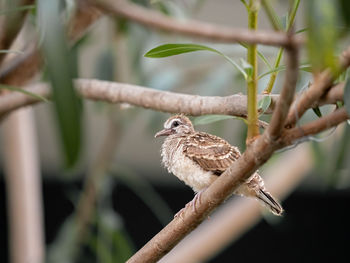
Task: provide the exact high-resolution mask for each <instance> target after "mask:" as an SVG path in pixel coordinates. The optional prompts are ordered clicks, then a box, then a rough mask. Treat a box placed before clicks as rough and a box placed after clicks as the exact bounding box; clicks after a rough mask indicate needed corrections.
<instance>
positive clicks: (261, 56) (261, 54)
mask: <svg viewBox="0 0 350 263" xmlns="http://www.w3.org/2000/svg"><path fill="white" fill-rule="evenodd" d="M239 44H240V45H241V46H242V47H244V48H245V49H248V45H247V44H245V43H242V42H239ZM258 56H259V58H260V59H261V60H262V61H263V62H264V63H265V65H266V66H267V67H268V68H269V69H270V70H271V69H272V66H271V64H270V63H269V61H268V60H267V58H266V57H265V56H264V54H263V53H261V52H260V51H259V50H258Z"/></svg>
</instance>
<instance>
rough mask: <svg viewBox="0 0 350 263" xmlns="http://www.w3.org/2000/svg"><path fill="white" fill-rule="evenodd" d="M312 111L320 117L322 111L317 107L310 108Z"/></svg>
mask: <svg viewBox="0 0 350 263" xmlns="http://www.w3.org/2000/svg"><path fill="white" fill-rule="evenodd" d="M312 110H313V112H314V113H315V114H316V115H317V117H319V118H321V117H322V112H321V110H320V108H319V107H315V108H312Z"/></svg>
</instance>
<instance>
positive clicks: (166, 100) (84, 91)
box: [0, 79, 278, 116]
mask: <svg viewBox="0 0 350 263" xmlns="http://www.w3.org/2000/svg"><path fill="white" fill-rule="evenodd" d="M75 86H76V88H77V91H78V92H79V93H80V95H81V96H82V97H84V98H86V99H91V100H98V101H105V102H109V103H129V104H132V105H135V106H139V107H143V108H148V109H153V110H158V111H163V112H170V113H179V112H182V113H185V114H189V115H193V116H197V115H205V114H226V115H233V116H245V115H246V113H247V110H246V103H247V97H246V96H245V95H241V94H237V95H231V96H226V97H217V96H198V95H188V94H181V93H174V92H167V91H159V90H155V89H150V88H145V87H140V86H135V85H131V84H123V83H117V82H108V81H101V80H88V79H78V80H76V81H75ZM25 90H26V91H29V92H31V93H34V94H36V95H40V96H42V97H45V98H49V97H50V88H49V85H48V84H45V83H39V84H35V85H31V86H28V87H27V88H25ZM262 96H264V95H262ZM262 96H260V97H259V99H261V98H262ZM277 98H278V95H274V96H272V100H273V103H272V104H271V107H270V109H269V110H268V112H272V110H273V107H274V104H275V103H276V101H277ZM38 102H41V100H39V99H37V98H35V97H32V96H28V95H25V94H22V93H18V92H11V93H9V94H6V95H4V96H1V97H0V116H1V115H4V114H7V113H9V112H11V111H13V110H15V109H18V108H20V107H24V106H28V105H32V104H35V103H38Z"/></svg>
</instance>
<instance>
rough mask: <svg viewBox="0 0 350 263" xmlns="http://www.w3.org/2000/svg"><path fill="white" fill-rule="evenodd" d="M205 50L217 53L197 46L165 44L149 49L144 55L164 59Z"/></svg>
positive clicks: (211, 49)
mask: <svg viewBox="0 0 350 263" xmlns="http://www.w3.org/2000/svg"><path fill="white" fill-rule="evenodd" d="M201 50H207V51H211V52H215V53H218V51H217V50H215V49H213V48H210V47H206V46H203V45H197V44H165V45H160V46H158V47H156V48H153V49H151V50H150V51H148V52H147V53H146V54H145V57H148V58H164V57H170V56H175V55H179V54H183V53H188V52H194V51H201Z"/></svg>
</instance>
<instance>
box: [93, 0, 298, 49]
mask: <svg viewBox="0 0 350 263" xmlns="http://www.w3.org/2000/svg"><path fill="white" fill-rule="evenodd" d="M90 2H91V3H94V4H96V5H97V6H98V7H100V8H101V9H102V10H104V11H105V12H108V13H110V14H113V15H116V16H119V17H123V18H126V19H128V20H129V21H134V22H136V23H139V24H141V25H144V26H148V27H151V28H153V29H158V30H164V31H168V32H172V33H177V34H182V35H187V36H190V37H197V38H202V39H205V40H210V41H215V42H221V43H239V42H244V43H247V44H263V45H272V46H283V47H287V46H290V44H291V41H292V42H293V43H294V44H297V45H301V44H303V43H304V39H303V38H302V37H300V36H293V38H292V39H289V38H288V37H287V34H285V33H282V32H275V31H263V30H259V31H252V30H247V29H241V28H232V27H225V26H221V25H216V24H209V23H205V22H200V21H196V20H186V21H182V20H181V21H180V20H177V19H174V18H171V17H169V16H166V15H163V14H161V13H159V12H157V11H153V10H150V9H147V8H144V7H141V6H139V5H136V4H133V3H131V2H127V1H125V0H116V1H115V0H114V1H112V0H90Z"/></svg>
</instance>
